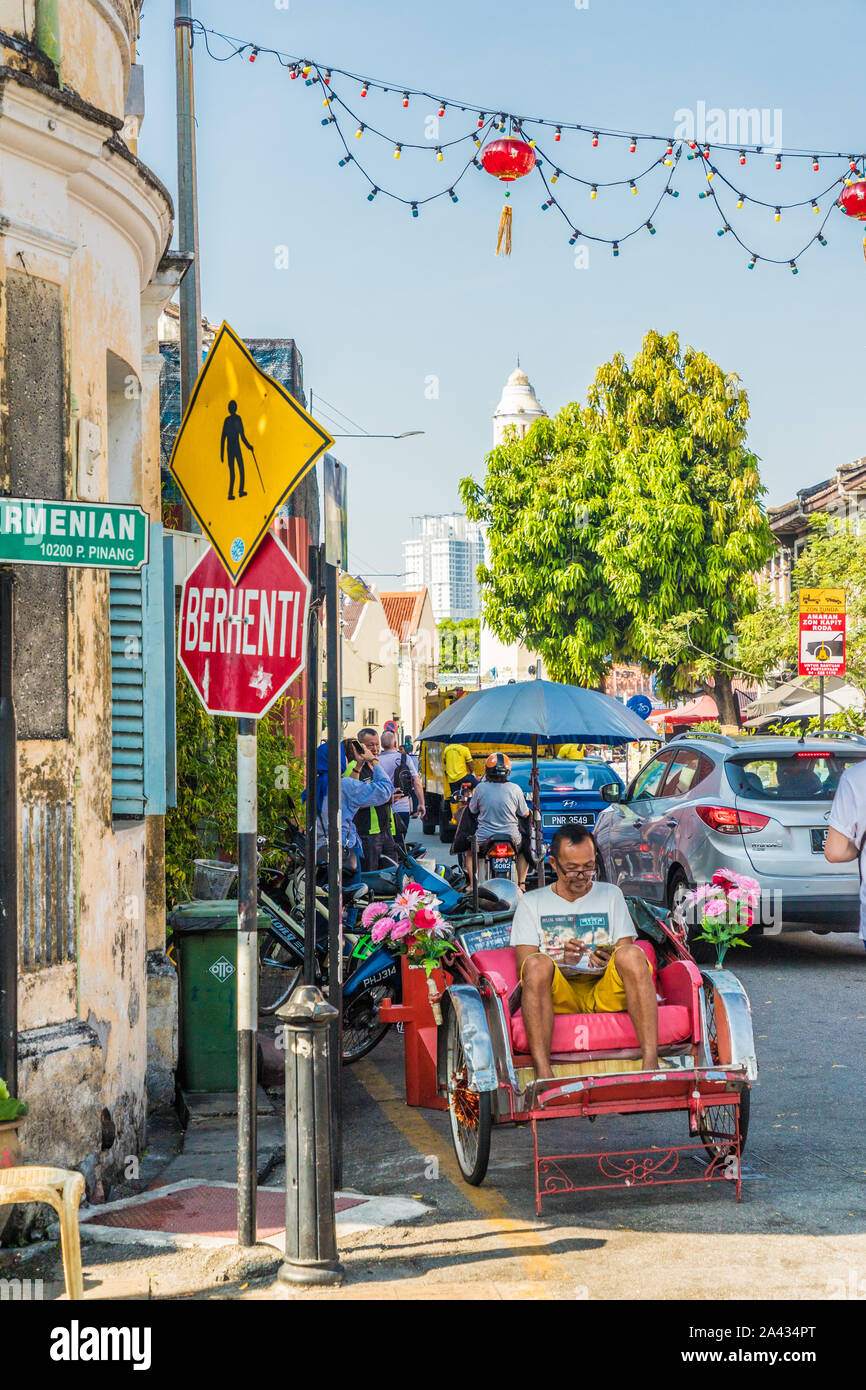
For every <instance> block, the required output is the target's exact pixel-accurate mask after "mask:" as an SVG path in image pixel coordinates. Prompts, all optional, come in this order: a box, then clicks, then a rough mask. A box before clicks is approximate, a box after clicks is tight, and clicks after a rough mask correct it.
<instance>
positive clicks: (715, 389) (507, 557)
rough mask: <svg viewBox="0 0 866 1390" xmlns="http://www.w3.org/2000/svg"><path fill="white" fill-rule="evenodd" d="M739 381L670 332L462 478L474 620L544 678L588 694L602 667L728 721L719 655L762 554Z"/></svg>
mask: <svg viewBox="0 0 866 1390" xmlns="http://www.w3.org/2000/svg"><path fill="white" fill-rule="evenodd" d="M748 419H749V404H748V398H747V396H746V393H745V391H744V390H743V388H742V386H741V385H740V382H739V380H738V378H737V377H736V376H735V375H731V374H726V373H725V372H724V371H723V370H722V368H721V367H719V366H718V365H717V363H715V362H713V361H712V359H711V358H709V357H708V356H707V355H706V354H705V353H702V352H699V351H697V350H696V349H694V348H691V347H685V348H682V349H681V348H680V342H679V338H678V336H677V335H676V334H675V333H670V334H668V335H667V336H663V335H661V334H659V333H655V332H651V333H647V334H646V336H645V338H644V340H643V343H642V346H641V350H640V352H639V353H638V355H637V356H636V357H635V359H634V361H633V362H631V363H628V362H626V360H625V358H624V357H623V356H622V354H621V353H617V355H616V356H615V357H614V358H613V359H612V360H611V361H610V362H607V363H605V364H604V365H603V366H602V367H600V368H599V370H598V372H597V374H596V378H595V381H594V383H593V385H592V386H591V387H590V390H589V393H588V397H587V403H586V405H585V406H584V405H579V404H576V403H573V404H571V405H567V406H565V407H564V408H563V409H562V410H561V411H560V412H559V414H558V415H557V416H556V418H555V419H553V420H548V419H540V420H537V421H536V422H535V423H534V424H533V425H532V426H531V428H530V429H529V430H528V431H527V433H526V436H525V438H518V437H517V436H516V434H512V435H511V437H510V438H508V439H507V440H506V442H505V443H503V444H501V445H499V446H498V448H495V449H494V450H493V451H492V452H491V453H490V454H489V455H488V458H487V471H486V476H485V478H484V481H483V483H479V482H477V481H475V480H473V479H471V478H464V479H463V481H462V483H461V485H460V492H461V497H462V499H463V503H464V505H465V507H466V511H467V514H468V515H469V517H470V519H471V520H473V521H483V522H486V523H487V528H488V529H487V543H488V550H489V560H488V563H487V565H484V566H481V567H480V568H479V571H478V574H479V579H480V581H481V586H482V599H483V608H484V617H485V619H486V621H487V622H488V623H489V624H490V625H491V627H492V628H493V630H494V631H495V632H496V633H497V635H498V636H499V637H500V638H501V639H502V640H504V641H515V640H517V639H522V640H523V641H525V642H526V644H527V645H528V646H529V647H530V649H531V650H533V651H537V652H539V653H540V655H541V656H542V658H543V659H544V664H545V667H546V669H547V670H548V671H549V672H550V674H551V676H552V678H553V679H554V680H561V681H571V682H575V683H577V684H581V685H588V686H600V685H601V683H602V682H603V680H604V678H605V676H606V675H607V673H608V671H609V669H610V665H611V663H612V662H615V661H621V662H637V663H639V664H640V665H642V666H643V667H644V668H645V669H653V668H654V669H655V670H656V673H657V681H658V687H659V690H660V693H661V694H662V695H663V696H664V697H665V698H667V697H670V696H675V695H678V694H681V693H684V692H687V691H688V692H691V691H694V690H696V689H697V690H700V691H702V692H704V693H706V694H709V695H710V696H712V698H713V699H714V700H715V702H716V705H717V708H718V711H719V719H720V721H721V722H722V723H725V724H737V723H739V717H738V709H737V702H736V697H735V695H734V691H733V688H732V686H731V678H732V671H731V660H730V655H729V651H730V644H731V640H732V633H733V632H734V629H735V625H736V623H737V622H738V620H739V619H740V618H741V617H742V616H743V615H745V614H747V613H749V612H751V611H752V609H753V608H754V607H755V605H756V603H757V601H758V586H757V584H756V581H755V577H754V576H755V574H756V573H757V572H758V571H760V569H761V567H762V565H763V564H764V563H765V562H766V561H767V560H768V559H769V557H770V555H771V554H772V552H773V538H772V535H771V532H770V529H769V526H768V524H767V519H766V516H765V513H764V509H763V506H762V503H761V498H762V495H763V493H764V491H765V489H764V488H763V487H762V485H761V481H760V477H759V473H758V461H757V458H756V457H755V455H754V454H753V453H752V452H751V450H750V449H749V448H748V445H747V425H748Z"/></svg>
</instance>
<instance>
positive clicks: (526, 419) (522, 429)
mask: <svg viewBox="0 0 866 1390" xmlns="http://www.w3.org/2000/svg"><path fill="white" fill-rule="evenodd" d="M546 414H547V411H546V410H545V409H544V406H543V405H542V404H541V402H540V401H539V399H538V397H537V396H536V394H535V390H534V388H533V386H532V384H531V382H530V380H529V377H528V376H527V375H526V373H525V372H524V371H523V369H522V367H521V366H520V360H519V359H518V364H517V366H516V367H515V368H514V371H513V372H512V373H511V376H510V377H509V378H508V380H507V381H506V383H505V386H504V388H503V391H502V396H501V399H500V401H499V404H498V406H497V407H496V409H495V410H494V412H493V443H494V445H497V444H501V443H502V442H503V440H504V438H505V431H506V429H507V428H508V426H509V425H514V427H515V429H516V431H517V434H518V436H519V437H520V438H521V439H522V438H523V436H524V435H525V434H526V431H527V430H528V429H529V426H530V425H531V424H532V422H533V421H534V420H538V419H539V418H540V417H541V416H543V415H546Z"/></svg>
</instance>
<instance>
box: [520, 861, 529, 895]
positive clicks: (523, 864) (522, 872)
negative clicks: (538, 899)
mask: <svg viewBox="0 0 866 1390" xmlns="http://www.w3.org/2000/svg"><path fill="white" fill-rule="evenodd" d="M528 870H529V863H528V861H527V860H526V859H524V857H523V855H522V854H518V856H517V882H518V884H519V886H520V887H521V888H525V887H526V875H527V872H528Z"/></svg>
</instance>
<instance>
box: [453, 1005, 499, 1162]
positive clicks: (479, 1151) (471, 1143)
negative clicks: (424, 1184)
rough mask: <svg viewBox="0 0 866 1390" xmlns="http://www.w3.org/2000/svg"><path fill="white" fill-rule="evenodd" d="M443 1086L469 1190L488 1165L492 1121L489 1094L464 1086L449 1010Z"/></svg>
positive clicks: (461, 1057) (456, 1031)
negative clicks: (444, 1083) (469, 1186)
mask: <svg viewBox="0 0 866 1390" xmlns="http://www.w3.org/2000/svg"><path fill="white" fill-rule="evenodd" d="M447 1028H448V1031H447V1034H446V1043H445V1047H446V1061H445V1082H446V1092H447V1097H448V1117H449V1119H450V1121H451V1139H452V1141H453V1144H454V1153H455V1154H456V1156H457V1163H458V1165H459V1168H460V1172H461V1173H462V1174H463V1177H464V1178H465V1179H466V1181H467V1182H468V1183H470V1184H471V1186H472V1187H477V1186H478V1185H479V1183H482V1182H483V1181H484V1175H485V1173H486V1172H487V1164H488V1163H489V1161H490V1134H491V1130H492V1128H493V1121H492V1116H491V1109H490V1093H489V1091H482V1092H480V1093H479V1092H478V1091H470V1090H469V1087H468V1085H467V1083H466V1076H467V1072H466V1055H465V1053H464V1051H463V1042H462V1040H461V1037H460V1026H459V1024H458V1021H457V1015H456V1013H455V1012H454V1009H453V1008H452V1009H449V1010H448V1024H447Z"/></svg>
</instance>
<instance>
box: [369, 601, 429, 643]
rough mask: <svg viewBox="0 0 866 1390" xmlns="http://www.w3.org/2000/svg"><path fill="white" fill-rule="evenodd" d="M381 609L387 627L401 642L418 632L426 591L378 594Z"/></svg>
mask: <svg viewBox="0 0 866 1390" xmlns="http://www.w3.org/2000/svg"><path fill="white" fill-rule="evenodd" d="M379 597H380V599H381V600H382V607H383V608H384V609H385V617H386V618H387V619H388V626H389V628H390V629H391V631H392V632H393V633H394V635H395V637H398V638H399V639H400V641H401V642H405V641H406V639H407V638H409V637H412V636H413V635H414V634H415V633H416V632H417V631H418V624H419V623H420V621H421V614H422V612H423V611H424V600H425V599H426V597H427V590H426V589H405V590H403V589H401V590H397V591H395V592H392V593H387V594H380V595H379Z"/></svg>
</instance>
